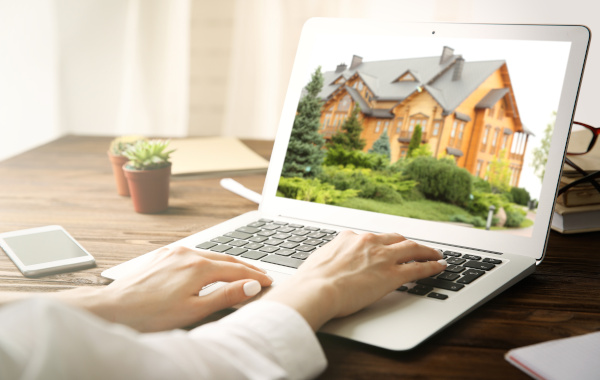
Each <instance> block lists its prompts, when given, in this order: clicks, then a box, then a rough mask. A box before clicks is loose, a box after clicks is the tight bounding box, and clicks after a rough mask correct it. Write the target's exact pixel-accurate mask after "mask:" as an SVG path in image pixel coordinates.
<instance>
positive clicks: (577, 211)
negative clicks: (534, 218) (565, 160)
mask: <svg viewBox="0 0 600 380" xmlns="http://www.w3.org/2000/svg"><path fill="white" fill-rule="evenodd" d="M594 150H596V149H594ZM592 153H593V152H590V153H588V154H592ZM590 158H592V157H591V156H590V157H586V159H587V160H581V159H580V160H578V161H577V162H576V164H578V165H580V166H582V168H583V169H584V170H586V171H587V172H589V173H593V172H594V171H597V170H600V159H598V160H596V159H595V158H594V159H593V160H590ZM573 161H575V160H573ZM581 177H582V175H581V174H579V173H577V172H576V171H574V170H573V169H572V168H570V167H569V166H565V167H564V170H563V175H562V177H561V179H560V187H562V186H565V185H568V184H569V183H572V182H574V181H576V180H578V179H579V178H581ZM596 182H597V183H599V184H600V178H596ZM552 228H553V229H554V230H556V231H558V232H561V233H565V234H568V233H577V232H589V231H600V192H598V190H596V188H595V187H594V186H593V185H592V184H591V183H590V182H583V183H581V184H579V185H576V186H574V187H572V188H570V189H568V190H567V191H566V192H564V193H563V194H561V195H559V196H558V198H557V199H556V204H555V205H554V216H553V218H552Z"/></svg>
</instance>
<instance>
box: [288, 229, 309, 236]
mask: <svg viewBox="0 0 600 380" xmlns="http://www.w3.org/2000/svg"><path fill="white" fill-rule="evenodd" d="M309 233H310V231H308V230H306V229H299V230H296V231H294V232H292V235H297V236H304V235H308V234H309Z"/></svg>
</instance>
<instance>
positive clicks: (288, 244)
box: [279, 241, 300, 249]
mask: <svg viewBox="0 0 600 380" xmlns="http://www.w3.org/2000/svg"><path fill="white" fill-rule="evenodd" d="M299 245H300V243H294V242H291V241H286V242H285V243H283V244H281V245H280V246H279V247H280V248H287V249H293V248H296V247H297V246H299Z"/></svg>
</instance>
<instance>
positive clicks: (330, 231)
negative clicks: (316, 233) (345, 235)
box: [321, 229, 336, 235]
mask: <svg viewBox="0 0 600 380" xmlns="http://www.w3.org/2000/svg"><path fill="white" fill-rule="evenodd" d="M321 232H323V233H326V234H328V235H331V234H335V233H336V231H334V230H326V229H322V230H321Z"/></svg>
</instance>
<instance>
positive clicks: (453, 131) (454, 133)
mask: <svg viewBox="0 0 600 380" xmlns="http://www.w3.org/2000/svg"><path fill="white" fill-rule="evenodd" d="M457 125H458V121H456V120H454V123H453V124H452V130H451V131H450V138H452V139H453V138H454V136H456V126H457Z"/></svg>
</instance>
